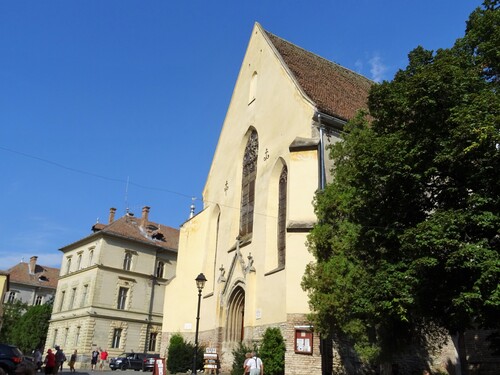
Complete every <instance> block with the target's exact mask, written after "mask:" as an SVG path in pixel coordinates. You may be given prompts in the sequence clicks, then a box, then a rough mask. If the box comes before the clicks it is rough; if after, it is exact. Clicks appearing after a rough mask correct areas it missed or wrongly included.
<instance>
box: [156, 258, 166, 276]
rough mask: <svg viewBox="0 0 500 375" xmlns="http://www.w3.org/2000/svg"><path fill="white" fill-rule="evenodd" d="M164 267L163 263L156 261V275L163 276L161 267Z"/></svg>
mask: <svg viewBox="0 0 500 375" xmlns="http://www.w3.org/2000/svg"><path fill="white" fill-rule="evenodd" d="M164 268H165V263H163V262H158V264H157V265H156V277H163V269H164Z"/></svg>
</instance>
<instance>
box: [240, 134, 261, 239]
mask: <svg viewBox="0 0 500 375" xmlns="http://www.w3.org/2000/svg"><path fill="white" fill-rule="evenodd" d="M258 152H259V139H258V136H257V132H256V131H255V130H253V131H252V133H251V134H250V137H249V138H248V142H247V145H246V147H245V155H244V157H243V176H242V182H241V211H240V236H245V235H249V234H252V232H253V213H254V205H255V178H256V176H257V157H258Z"/></svg>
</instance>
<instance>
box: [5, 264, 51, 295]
mask: <svg viewBox="0 0 500 375" xmlns="http://www.w3.org/2000/svg"><path fill="white" fill-rule="evenodd" d="M7 273H9V278H10V283H11V284H13V283H18V284H25V285H34V286H40V287H44V288H54V289H55V288H56V287H57V281H58V278H59V268H52V267H46V266H42V265H39V264H37V265H36V266H35V272H34V273H33V274H30V272H29V263H25V262H21V263H18V264H16V265H15V266H14V267H11V268H9V269H8V270H7Z"/></svg>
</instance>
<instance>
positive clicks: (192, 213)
mask: <svg viewBox="0 0 500 375" xmlns="http://www.w3.org/2000/svg"><path fill="white" fill-rule="evenodd" d="M195 200H196V197H191V207H190V210H189V218H190V219H191V218H192V217H193V216H194V209H195V206H194V201H195Z"/></svg>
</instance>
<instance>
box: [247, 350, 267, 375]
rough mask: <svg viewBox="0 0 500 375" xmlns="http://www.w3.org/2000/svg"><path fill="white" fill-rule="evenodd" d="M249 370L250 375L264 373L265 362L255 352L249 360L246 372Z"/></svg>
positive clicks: (262, 374)
mask: <svg viewBox="0 0 500 375" xmlns="http://www.w3.org/2000/svg"><path fill="white" fill-rule="evenodd" d="M246 371H248V372H249V373H250V375H264V364H263V363H262V360H261V359H260V358H259V357H257V354H256V353H255V352H252V358H250V359H249V360H248V362H247V367H246V368H245V372H246Z"/></svg>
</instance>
